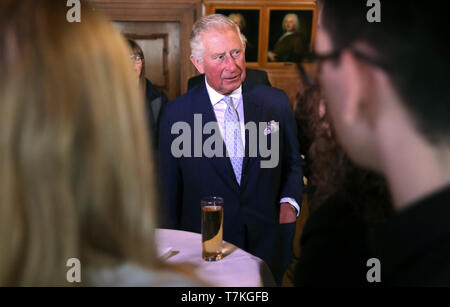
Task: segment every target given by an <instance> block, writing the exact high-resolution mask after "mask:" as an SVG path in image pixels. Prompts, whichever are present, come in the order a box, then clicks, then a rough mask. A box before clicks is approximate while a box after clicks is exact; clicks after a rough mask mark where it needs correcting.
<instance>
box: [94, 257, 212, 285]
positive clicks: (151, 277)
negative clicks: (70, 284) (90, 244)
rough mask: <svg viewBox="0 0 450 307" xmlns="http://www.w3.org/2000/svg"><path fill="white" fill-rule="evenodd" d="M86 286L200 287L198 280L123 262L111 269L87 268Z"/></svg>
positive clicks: (174, 272)
mask: <svg viewBox="0 0 450 307" xmlns="http://www.w3.org/2000/svg"><path fill="white" fill-rule="evenodd" d="M85 274H86V280H85V282H86V284H87V285H90V286H104V287H201V286H205V285H204V284H202V283H201V282H200V281H199V280H197V279H195V278H193V277H189V276H187V275H184V274H181V273H178V272H176V271H170V270H156V269H149V268H144V267H142V266H140V265H137V264H134V263H130V262H125V263H122V264H119V265H116V266H113V267H105V268H95V269H94V268H89V269H87V271H86V273H85Z"/></svg>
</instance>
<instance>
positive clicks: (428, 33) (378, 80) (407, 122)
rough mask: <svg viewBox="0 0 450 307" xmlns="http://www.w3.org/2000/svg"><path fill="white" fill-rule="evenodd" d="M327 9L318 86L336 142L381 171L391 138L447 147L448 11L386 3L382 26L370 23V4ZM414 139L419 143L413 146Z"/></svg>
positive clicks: (328, 0)
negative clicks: (334, 131)
mask: <svg viewBox="0 0 450 307" xmlns="http://www.w3.org/2000/svg"><path fill="white" fill-rule="evenodd" d="M321 2H322V5H323V10H322V12H321V14H320V17H319V25H318V29H317V36H316V44H315V50H316V52H317V54H318V55H319V58H320V59H321V61H320V67H321V72H320V81H321V83H322V85H323V87H324V90H325V96H326V101H327V104H328V105H327V107H328V111H329V113H330V116H331V119H332V122H333V124H334V127H335V128H336V132H337V136H338V138H339V141H340V143H341V144H342V145H343V147H344V148H345V150H346V151H347V152H348V153H349V154H350V156H351V157H352V158H353V159H354V160H355V161H357V162H358V163H359V164H361V165H364V166H366V167H370V168H372V169H376V170H382V168H383V164H384V163H385V162H386V161H380V157H381V156H382V155H383V154H385V153H386V152H387V151H388V150H392V149H388V148H385V146H387V145H388V144H386V142H387V141H388V140H389V138H391V139H390V141H391V143H394V144H396V145H399V144H401V143H408V142H409V141H411V142H409V144H412V143H413V142H418V143H427V144H430V145H432V146H436V145H439V144H443V143H446V144H448V143H449V140H450V121H449V120H448V118H449V114H450V94H449V80H450V61H449V58H448V55H449V54H450V50H449V44H448V42H447V37H448V36H449V34H450V33H449V27H448V26H447V25H446V20H447V12H446V10H440V9H436V8H435V7H433V6H431V5H425V6H424V5H420V4H417V3H416V2H415V1H404V0H399V1H381V2H382V4H381V7H380V12H381V13H380V16H381V22H373V23H371V22H369V21H368V19H367V13H368V11H369V10H370V7H367V1H365V0H364V1H363V0H361V1H348V0H344V1H332V0H324V1H321ZM356 29H357V30H356ZM408 135H414V137H411V140H408ZM396 137H397V138H399V139H400V140H403V142H398V141H396V140H394V138H396ZM412 138H416V140H415V141H412ZM380 144H381V146H380ZM398 147H399V148H406V147H405V146H398ZM380 149H381V150H380ZM380 151H381V152H382V153H381V154H380Z"/></svg>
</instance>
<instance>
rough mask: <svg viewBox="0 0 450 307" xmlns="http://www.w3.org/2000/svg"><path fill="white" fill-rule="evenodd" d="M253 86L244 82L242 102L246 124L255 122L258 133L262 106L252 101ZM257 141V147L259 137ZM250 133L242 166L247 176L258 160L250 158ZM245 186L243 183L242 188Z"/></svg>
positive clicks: (247, 136)
mask: <svg viewBox="0 0 450 307" xmlns="http://www.w3.org/2000/svg"><path fill="white" fill-rule="evenodd" d="M251 87H252V85H251V84H249V83H247V82H244V83H243V86H242V101H243V104H244V120H245V124H246V125H247V123H249V122H253V123H255V124H256V128H257V131H258V129H259V127H258V126H259V122H260V119H261V111H262V108H261V106H260V105H259V104H258V103H257V102H256V101H255V100H253V99H252V95H251V94H250V92H251ZM256 138H257V141H256V143H255V142H254V144H255V145H257V144H258V135H256ZM249 145H250V142H249V133H248V132H247V131H246V133H245V158H244V161H243V165H242V173H243V174H245V173H246V171H247V169H248V168H249V166H251V164H252V163H254V161H255V160H256V158H254V157H253V158H250V157H249V156H250V152H249V147H250V146H249ZM243 184H244V182H243V181H241V186H242V185H243Z"/></svg>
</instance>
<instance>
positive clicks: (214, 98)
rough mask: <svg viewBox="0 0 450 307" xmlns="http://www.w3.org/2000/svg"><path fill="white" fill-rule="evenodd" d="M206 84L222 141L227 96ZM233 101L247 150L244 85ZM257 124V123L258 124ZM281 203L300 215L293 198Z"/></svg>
mask: <svg viewBox="0 0 450 307" xmlns="http://www.w3.org/2000/svg"><path fill="white" fill-rule="evenodd" d="M205 84H206V90H207V91H208V95H209V100H210V101H211V104H212V106H213V110H214V114H215V115H216V119H217V123H218V125H219V130H220V134H221V136H222V139H223V138H224V133H223V132H224V124H225V120H224V116H225V110H226V109H227V104H226V102H225V101H223V98H224V97H225V95H222V94H220V93H218V92H216V90H214V89H213V88H212V87H211V86H210V85H209V84H208V81H207V80H206V76H205ZM229 96H230V97H231V98H232V99H233V104H234V108H235V109H236V111H237V113H238V116H239V126H240V127H241V139H242V144H243V145H244V148H245V119H244V104H243V101H242V85H241V86H239V87H238V88H237V89H235V90H234V91H233V92H232V93H231V94H230V95H229ZM256 124H257V123H256ZM280 203H289V204H291V205H292V206H294V207H295V209H297V216H299V214H300V206H299V205H298V204H297V202H296V201H295V199H293V198H291V197H283V198H282V199H281V200H280Z"/></svg>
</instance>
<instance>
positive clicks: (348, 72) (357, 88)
mask: <svg viewBox="0 0 450 307" xmlns="http://www.w3.org/2000/svg"><path fill="white" fill-rule="evenodd" d="M360 64H361V63H360V62H359V61H358V60H357V59H356V58H355V56H354V55H353V54H352V53H351V52H350V51H343V52H342V55H341V65H342V66H343V69H344V73H345V80H346V83H345V91H346V95H345V97H346V99H345V103H344V104H343V110H342V113H343V119H344V121H345V122H347V123H348V124H353V123H355V121H357V120H358V119H360V116H361V115H362V112H361V111H363V110H364V108H365V106H364V105H363V104H364V103H365V102H366V101H365V99H364V97H363V96H364V88H365V84H364V82H366V80H365V77H364V69H365V67H361V66H362V65H360Z"/></svg>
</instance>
